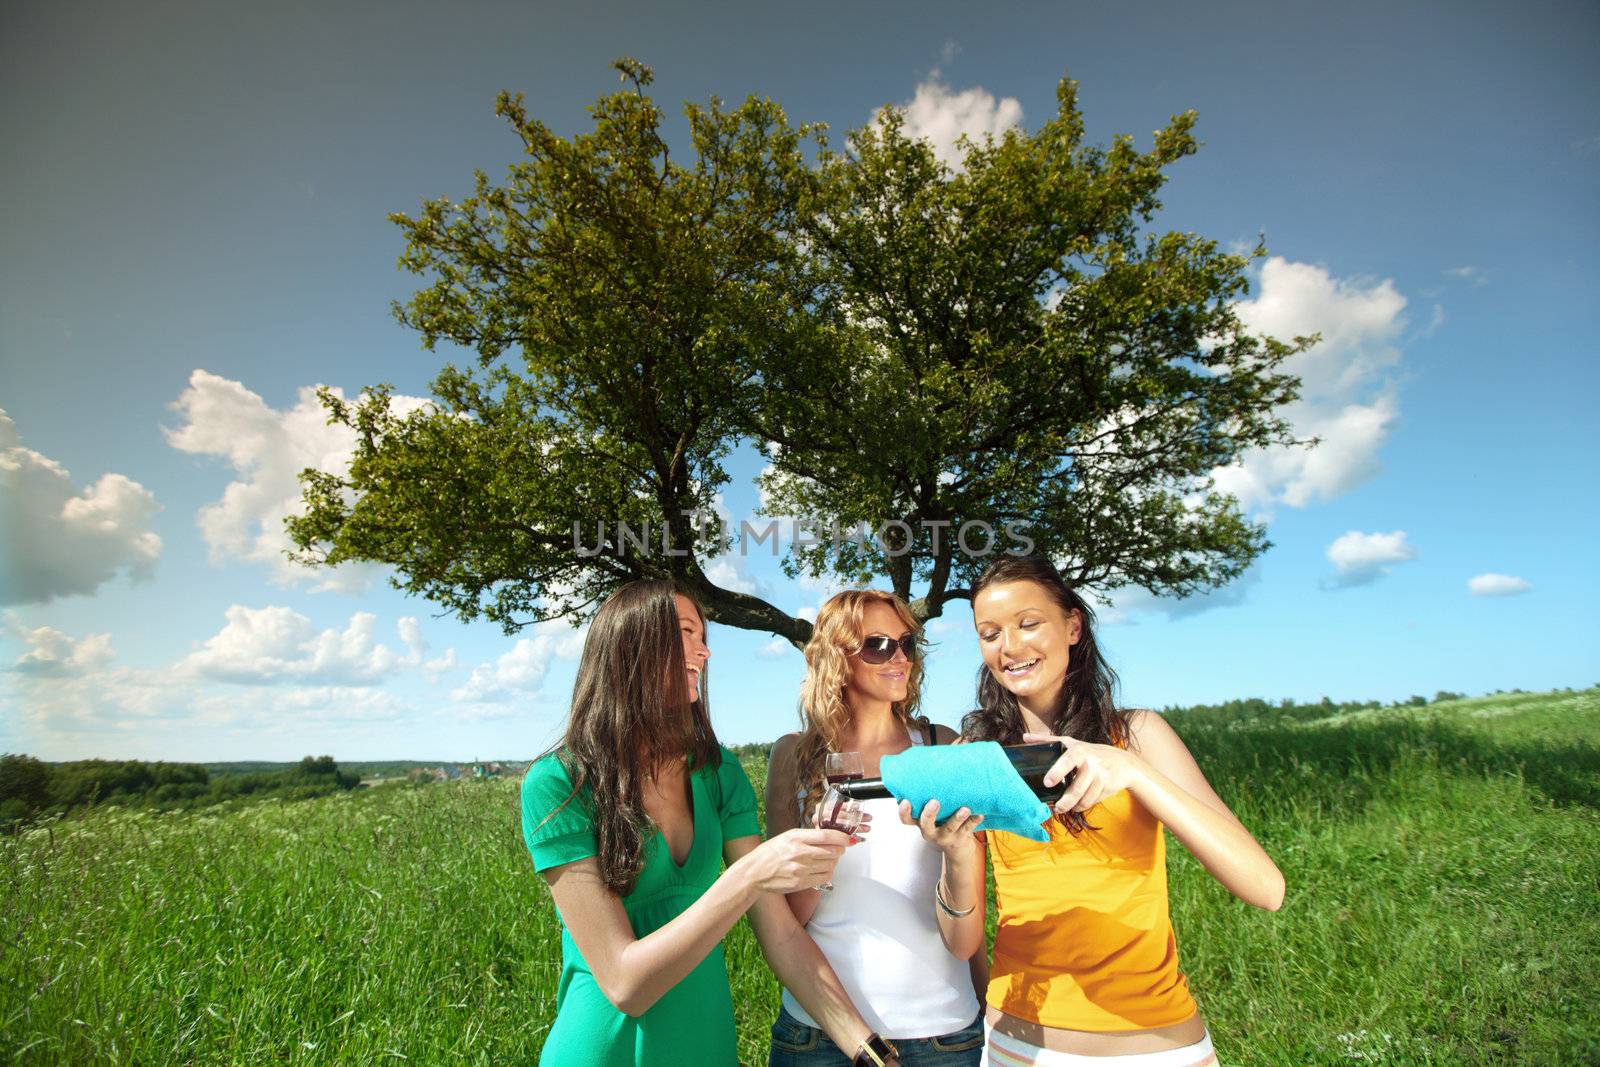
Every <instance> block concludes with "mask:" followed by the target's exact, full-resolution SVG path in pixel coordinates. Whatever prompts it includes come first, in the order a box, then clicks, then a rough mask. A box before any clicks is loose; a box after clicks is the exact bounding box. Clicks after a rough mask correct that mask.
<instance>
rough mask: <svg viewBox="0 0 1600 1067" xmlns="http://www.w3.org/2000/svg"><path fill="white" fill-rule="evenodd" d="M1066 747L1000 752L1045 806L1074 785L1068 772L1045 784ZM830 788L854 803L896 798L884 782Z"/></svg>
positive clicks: (1017, 748) (1017, 747) (1014, 747)
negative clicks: (1051, 783) (1055, 780)
mask: <svg viewBox="0 0 1600 1067" xmlns="http://www.w3.org/2000/svg"><path fill="white" fill-rule="evenodd" d="M1066 747H1067V746H1066V745H1063V744H1062V743H1061V742H1060V741H1049V742H1046V743H1045V744H1042V745H1002V746H1001V748H1000V751H1001V752H1004V753H1005V754H1006V759H1008V760H1010V761H1011V766H1012V769H1013V770H1015V771H1016V772H1017V777H1019V778H1021V779H1022V784H1023V785H1025V786H1027V787H1028V788H1029V789H1030V790H1032V791H1033V795H1034V796H1036V797H1038V798H1039V799H1040V800H1042V801H1044V802H1045V803H1046V804H1054V803H1055V802H1056V801H1058V800H1060V799H1061V794H1063V793H1065V792H1066V791H1067V786H1069V785H1071V784H1072V777H1073V774H1072V772H1071V771H1068V772H1067V776H1066V777H1065V778H1063V779H1061V781H1059V782H1057V783H1056V784H1055V785H1052V786H1046V785H1045V784H1044V776H1045V773H1046V772H1047V771H1049V770H1050V768H1051V767H1053V766H1055V763H1056V760H1058V759H1060V758H1061V753H1062V752H1064V751H1066ZM830 784H831V785H832V786H833V788H834V789H837V790H838V791H839V792H840V793H843V794H844V795H845V796H847V797H849V798H850V799H851V800H879V799H882V798H883V797H887V796H892V795H893V794H892V793H890V792H889V790H888V789H887V788H885V786H884V784H883V779H882V778H858V779H856V780H855V781H845V782H833V783H830Z"/></svg>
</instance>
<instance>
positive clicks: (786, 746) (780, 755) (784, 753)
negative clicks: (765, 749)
mask: <svg viewBox="0 0 1600 1067" xmlns="http://www.w3.org/2000/svg"><path fill="white" fill-rule="evenodd" d="M798 744H800V734H799V732H798V731H797V732H795V733H792V734H784V735H783V736H782V737H780V738H778V739H777V740H776V741H774V742H772V755H771V756H768V757H767V762H768V763H777V762H778V761H779V760H788V759H793V758H794V750H795V746H796V745H798Z"/></svg>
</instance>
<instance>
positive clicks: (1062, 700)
mask: <svg viewBox="0 0 1600 1067" xmlns="http://www.w3.org/2000/svg"><path fill="white" fill-rule="evenodd" d="M1007 582H1034V583H1036V584H1038V585H1041V586H1043V587H1044V589H1045V591H1046V592H1047V593H1049V594H1050V598H1051V599H1052V600H1054V601H1055V602H1056V604H1057V605H1058V606H1060V608H1061V610H1062V611H1063V612H1064V613H1065V614H1066V615H1067V617H1068V618H1071V617H1072V613H1073V612H1077V613H1078V615H1079V617H1080V618H1081V619H1082V628H1081V630H1080V631H1079V633H1078V641H1077V643H1076V644H1074V645H1073V646H1072V648H1071V650H1070V651H1069V652H1068V654H1067V677H1066V679H1065V681H1064V683H1063V684H1062V686H1061V695H1060V697H1059V698H1058V699H1057V701H1056V706H1055V709H1054V714H1053V715H1051V717H1050V732H1051V733H1053V734H1056V735H1057V736H1063V737H1075V738H1077V739H1078V740H1080V741H1089V742H1093V743H1094V744H1098V745H1118V746H1126V745H1127V743H1128V737H1129V733H1128V715H1127V712H1125V711H1123V710H1122V709H1121V708H1119V707H1117V700H1116V688H1117V674H1116V672H1115V671H1113V670H1112V669H1111V666H1110V664H1108V663H1106V661H1105V657H1104V656H1102V655H1101V654H1100V647H1099V645H1098V644H1097V643H1096V642H1095V638H1094V611H1093V609H1091V608H1090V607H1089V605H1088V604H1087V603H1086V602H1085V601H1084V599H1083V598H1082V597H1081V596H1079V595H1078V594H1077V593H1076V592H1075V591H1074V590H1073V589H1072V588H1071V587H1070V586H1068V585H1067V583H1066V582H1064V581H1062V580H1061V575H1060V574H1059V573H1057V571H1056V569H1055V567H1054V566H1053V565H1052V564H1051V563H1050V561H1049V560H1046V559H1040V558H1039V557H1037V556H1021V557H1017V556H1008V557H1006V558H1003V559H1000V560H997V561H996V562H994V563H992V564H990V565H989V568H988V569H987V570H985V571H984V572H983V574H982V576H981V577H979V579H978V580H977V581H976V582H975V583H973V586H972V600H973V603H974V604H976V603H977V599H978V594H979V593H981V592H983V591H984V590H985V589H987V588H988V587H989V586H991V585H1003V584H1005V583H1007ZM1022 732H1023V729H1022V709H1021V708H1019V707H1018V706H1017V698H1016V696H1015V695H1013V694H1012V692H1011V691H1010V690H1009V689H1007V688H1006V687H1005V686H1003V685H1001V684H1000V680H999V679H998V678H996V677H995V676H994V672H993V671H991V670H989V668H988V665H987V664H986V665H984V666H981V667H979V668H978V707H977V710H975V711H969V712H968V713H967V714H966V715H964V716H962V719H961V734H962V736H963V737H966V738H968V739H969V740H973V741H998V742H1000V743H1001V744H1002V745H1020V744H1022ZM1057 818H1059V819H1060V820H1061V823H1062V825H1064V826H1065V827H1066V828H1067V829H1069V830H1071V831H1072V832H1073V833H1074V834H1076V833H1079V832H1080V831H1082V830H1083V829H1084V828H1085V827H1088V826H1089V824H1088V822H1087V821H1085V819H1084V817H1083V813H1082V812H1079V811H1070V812H1067V813H1066V814H1065V815H1060V816H1057ZM1090 829H1093V827H1090Z"/></svg>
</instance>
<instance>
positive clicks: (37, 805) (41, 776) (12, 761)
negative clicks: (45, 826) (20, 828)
mask: <svg viewBox="0 0 1600 1067" xmlns="http://www.w3.org/2000/svg"><path fill="white" fill-rule="evenodd" d="M49 804H50V768H49V766H48V765H46V764H45V763H44V762H42V761H41V760H38V759H36V758H34V757H33V756H24V755H19V754H14V753H9V752H8V753H6V754H5V755H3V756H0V828H8V827H11V826H13V825H15V824H17V823H21V822H25V821H27V820H28V819H31V818H33V817H34V816H35V815H38V814H39V812H41V811H43V810H44V809H45V808H46V807H48V806H49Z"/></svg>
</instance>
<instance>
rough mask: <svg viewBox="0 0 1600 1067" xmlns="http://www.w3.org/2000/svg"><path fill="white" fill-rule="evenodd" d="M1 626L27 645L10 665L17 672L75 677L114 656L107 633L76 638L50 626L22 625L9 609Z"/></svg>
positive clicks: (98, 666)
mask: <svg viewBox="0 0 1600 1067" xmlns="http://www.w3.org/2000/svg"><path fill="white" fill-rule="evenodd" d="M3 629H4V631H5V632H6V633H8V634H9V635H10V636H11V637H13V638H15V639H16V640H18V641H20V642H21V643H22V644H23V645H24V646H25V647H26V648H27V651H26V652H24V653H23V654H22V655H21V656H19V657H17V659H16V661H15V662H13V663H12V665H11V669H12V670H14V671H16V672H18V673H19V674H26V675H33V676H36V677H44V678H68V677H74V676H77V675H82V674H87V673H89V672H90V671H96V670H99V669H100V668H101V667H104V666H105V665H106V664H108V663H110V662H111V660H112V659H113V658H115V656H116V652H115V651H114V650H113V649H112V647H111V635H110V634H89V635H88V636H87V637H84V638H81V639H76V640H75V639H73V638H72V637H70V636H68V635H67V634H64V633H62V632H61V631H60V630H57V629H54V628H53V627H49V626H40V627H37V628H30V627H27V626H24V625H23V624H22V620H21V619H19V618H17V616H16V614H15V613H14V612H9V611H8V612H6V614H5V616H4V619H3Z"/></svg>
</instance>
